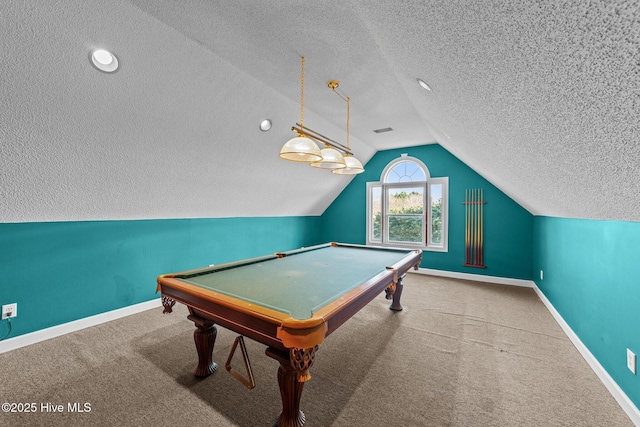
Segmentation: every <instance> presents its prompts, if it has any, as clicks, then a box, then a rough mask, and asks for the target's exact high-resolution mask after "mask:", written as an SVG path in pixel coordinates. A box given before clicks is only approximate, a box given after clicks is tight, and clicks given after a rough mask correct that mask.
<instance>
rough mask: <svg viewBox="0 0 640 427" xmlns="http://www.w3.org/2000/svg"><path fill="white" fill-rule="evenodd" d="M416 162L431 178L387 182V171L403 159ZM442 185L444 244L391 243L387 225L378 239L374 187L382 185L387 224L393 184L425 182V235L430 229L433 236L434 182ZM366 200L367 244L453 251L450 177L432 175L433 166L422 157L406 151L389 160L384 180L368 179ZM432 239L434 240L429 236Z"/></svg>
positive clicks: (422, 183) (382, 208)
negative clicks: (376, 234) (375, 226)
mask: <svg viewBox="0 0 640 427" xmlns="http://www.w3.org/2000/svg"><path fill="white" fill-rule="evenodd" d="M407 160H409V161H413V162H415V163H417V164H418V165H419V166H420V167H421V168H422V169H423V171H424V173H425V175H426V177H427V181H426V182H425V181H412V182H399V183H389V184H387V183H386V182H385V179H386V178H387V174H388V173H389V171H390V170H391V169H392V168H393V167H394V166H395V165H396V164H397V163H399V162H403V161H407ZM433 184H435V185H442V245H441V246H437V245H433V244H428V243H426V242H420V243H416V244H411V243H409V242H407V243H404V242H388V234H387V233H388V232H389V231H388V227H383V230H382V236H381V239H380V240H374V239H373V229H372V227H373V221H371V218H372V214H373V198H372V197H371V196H372V193H373V189H374V188H380V194H381V204H382V206H381V210H382V212H383V213H384V216H383V219H385V220H384V221H383V224H384V223H386V204H387V201H386V198H387V191H386V188H389V187H402V186H407V187H411V186H413V187H415V186H416V185H424V186H425V192H424V195H425V204H424V206H425V209H426V210H427V214H426V215H427V216H426V221H423V234H422V235H423V236H426V235H427V232H429V236H430V235H431V234H430V233H431V230H430V228H429V227H430V226H431V223H432V218H431V213H432V212H431V185H433ZM366 199H367V209H366V215H367V217H366V224H367V227H366V230H367V231H366V232H367V238H366V244H367V245H371V246H388V247H402V248H405V247H406V248H411V249H416V248H419V249H422V250H426V251H432V252H448V251H449V236H448V230H449V178H448V177H440V178H431V175H430V173H429V169H428V168H427V166H426V165H425V164H424V163H423V162H422V161H421V160H420V159H417V158H415V157H410V156H407V155H406V154H403V155H402V156H400V157H399V158H397V159H394V160H392V161H391V162H389V164H388V165H387V166H386V167H385V168H384V170H383V171H382V173H381V174H380V181H379V182H367V195H366ZM429 240H430V239H429Z"/></svg>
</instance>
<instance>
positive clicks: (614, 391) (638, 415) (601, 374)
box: [532, 282, 640, 426]
mask: <svg viewBox="0 0 640 427" xmlns="http://www.w3.org/2000/svg"><path fill="white" fill-rule="evenodd" d="M532 283H533V289H534V290H535V291H536V294H537V295H538V297H539V298H540V300H542V303H543V304H544V305H545V306H546V307H547V310H549V312H550V313H551V315H552V316H553V317H554V319H556V322H558V324H559V325H560V327H561V328H562V330H563V331H564V333H565V334H567V336H568V337H569V339H570V340H571V342H572V343H573V345H574V346H575V347H576V348H577V349H578V351H579V352H580V354H581V355H582V357H583V358H584V360H586V361H587V363H588V364H589V366H590V367H591V369H592V370H593V372H595V373H596V375H597V376H598V378H600V381H602V383H603V384H604V386H605V387H606V388H607V390H609V393H611V395H612V396H613V398H614V399H616V401H617V402H618V404H619V405H620V407H621V408H622V409H623V410H624V411H625V412H626V414H627V415H628V416H629V418H631V421H632V422H633V423H634V424H635V425H636V426H640V410H638V408H637V407H636V406H635V405H634V403H633V402H632V401H631V399H629V397H628V396H627V395H626V394H625V392H624V391H622V389H621V388H620V386H618V384H617V383H616V382H615V381H614V380H613V378H611V376H610V375H609V374H608V373H607V371H606V370H605V369H604V368H603V367H602V365H601V364H600V362H598V360H597V359H596V358H595V357H594V356H593V354H591V352H590V351H589V349H588V348H587V347H586V346H585V345H584V344H583V342H582V341H581V340H580V338H578V336H577V335H576V334H575V332H573V329H571V327H570V326H569V324H567V322H565V320H564V319H563V318H562V316H561V315H560V313H558V311H557V310H556V309H555V307H554V306H553V305H551V302H550V301H549V300H548V299H547V297H546V296H545V295H544V294H543V293H542V291H541V290H540V289H539V288H538V286H537V285H536V284H535V282H532Z"/></svg>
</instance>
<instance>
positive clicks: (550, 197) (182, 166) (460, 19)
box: [0, 0, 640, 222]
mask: <svg viewBox="0 0 640 427" xmlns="http://www.w3.org/2000/svg"><path fill="white" fill-rule="evenodd" d="M95 47H107V48H109V49H111V50H113V51H114V52H115V53H116V54H117V55H118V57H119V59H120V62H121V69H120V70H119V71H118V72H117V73H115V74H113V75H107V74H104V73H101V72H98V71H97V70H95V69H94V68H93V67H92V66H91V65H90V64H89V61H88V56H89V52H90V51H91V49H93V48H95ZM0 52H1V55H2V58H1V60H0V79H1V82H2V83H1V85H0V99H1V100H2V105H1V106H0V150H1V152H0V154H1V159H0V184H1V187H0V196H1V197H0V220H1V221H6V222H13V221H17V222H20V221H50V220H51V221H56V220H76V219H115V218H157V217H221V216H270V215H318V214H321V213H322V212H323V211H324V209H325V208H326V207H327V206H328V205H329V204H330V203H331V201H332V200H333V199H334V198H335V197H336V196H337V195H338V194H339V193H340V191H341V190H342V189H343V188H344V187H345V186H346V185H347V184H348V182H349V178H347V177H341V176H334V175H332V174H330V173H327V172H325V171H321V170H316V169H314V168H310V167H308V166H306V165H302V164H294V163H290V162H284V161H282V160H280V159H278V156H277V153H278V151H279V149H280V147H281V146H282V144H283V143H284V142H285V141H286V140H288V139H289V138H291V137H292V136H294V134H293V132H291V130H290V128H291V126H292V125H293V124H294V123H295V122H296V121H298V120H299V110H300V106H299V100H300V80H299V79H300V56H302V55H304V56H305V57H306V62H305V124H306V125H308V126H309V127H311V128H313V129H315V130H317V131H320V132H321V133H323V134H325V135H327V136H329V137H330V138H332V139H336V140H339V141H344V139H345V113H346V106H345V103H344V101H342V100H341V99H339V98H338V97H337V96H336V95H335V94H333V93H331V91H330V90H329V89H328V88H327V86H326V82H327V81H328V80H331V79H337V80H339V81H340V83H341V84H340V90H341V92H342V93H343V94H345V95H347V96H349V97H351V100H352V101H351V144H352V148H353V149H354V151H355V153H356V155H357V156H358V157H359V158H360V159H361V160H362V161H363V162H365V161H366V160H368V159H369V158H371V156H373V154H375V152H376V151H377V150H383V149H389V148H397V147H408V146H412V145H421V144H426V143H433V142H438V143H440V144H441V145H442V146H444V147H445V148H446V149H447V150H449V151H451V152H452V153H453V154H454V155H456V156H457V157H459V158H460V159H461V160H462V161H464V162H465V163H467V164H468V165H469V166H471V167H472V168H474V169H475V170H476V171H477V172H479V173H480V174H482V175H483V176H484V177H486V178H487V179H488V180H490V181H491V182H492V183H493V184H494V185H496V186H497V187H499V188H500V189H502V190H503V191H504V192H505V193H507V194H508V195H509V196H511V197H512V198H513V199H514V200H516V201H517V202H519V203H520V204H521V205H522V206H524V207H525V208H526V209H528V210H529V211H530V212H531V213H533V214H535V215H548V216H560V217H575V218H592V219H614V220H631V221H639V220H640V196H639V194H640V167H638V165H639V164H640V120H639V119H638V117H639V115H640V114H639V113H640V5H638V2H636V1H623V0H617V1H608V0H602V1H598V0H594V1H582V0H576V1H555V0H546V1H533V0H525V1H518V2H514V1H509V0H494V1H488V0H487V1H449V0H447V1H423V0H413V1H399V0H395V1H389V0H383V1H376V2H371V1H366V0H327V1H315V2H302V1H291V0H282V1H277V0H276V1H273V2H258V1H255V0H251V1H250V0H244V1H243V0H240V1H201V0H181V1H169V0H129V1H125V0H104V1H98V0H87V1H81V0H59V1H46V2H25V1H22V0H5V1H3V2H2V4H0ZM416 78H421V79H423V80H424V81H426V82H427V83H428V84H429V85H430V86H431V88H432V91H430V92H427V91H425V90H423V89H421V88H420V87H419V86H418V85H417V83H416ZM266 117H268V118H271V119H272V120H273V123H274V127H273V129H272V130H271V131H269V132H260V131H259V129H258V123H259V121H260V120H261V119H263V118H266ZM385 127H391V128H393V129H394V130H393V131H392V132H388V133H382V134H376V133H374V132H373V130H374V129H379V128H385Z"/></svg>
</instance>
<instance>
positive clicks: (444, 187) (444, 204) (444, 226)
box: [426, 176, 449, 252]
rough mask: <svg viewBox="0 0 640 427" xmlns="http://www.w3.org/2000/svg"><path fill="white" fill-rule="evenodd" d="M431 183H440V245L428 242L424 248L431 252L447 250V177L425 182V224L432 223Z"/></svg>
mask: <svg viewBox="0 0 640 427" xmlns="http://www.w3.org/2000/svg"><path fill="white" fill-rule="evenodd" d="M431 185H442V245H441V246H437V245H433V244H429V243H428V244H427V246H426V249H427V250H429V251H433V252H449V177H446V176H445V177H442V178H431V180H429V181H428V182H427V191H428V192H429V194H428V197H429V199H428V202H427V204H428V209H427V211H428V212H429V219H428V220H427V226H429V225H431V224H432V218H431V188H430V186H431ZM429 235H431V234H429ZM429 240H431V239H429Z"/></svg>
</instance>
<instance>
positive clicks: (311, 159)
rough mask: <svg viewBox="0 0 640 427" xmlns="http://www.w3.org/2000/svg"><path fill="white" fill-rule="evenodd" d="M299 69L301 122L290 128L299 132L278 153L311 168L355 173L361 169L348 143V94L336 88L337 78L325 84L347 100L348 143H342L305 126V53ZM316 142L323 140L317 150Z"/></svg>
mask: <svg viewBox="0 0 640 427" xmlns="http://www.w3.org/2000/svg"><path fill="white" fill-rule="evenodd" d="M301 60H302V66H301V73H300V123H296V125H297V127H296V126H293V127H292V128H291V130H292V131H294V132H296V133H297V134H298V135H297V136H295V137H294V138H292V139H290V140H289V141H287V142H286V143H285V144H284V146H283V147H282V149H281V150H280V157H281V158H282V159H284V160H290V161H294V162H307V163H309V164H310V165H311V166H313V167H314V168H319V169H329V170H331V171H332V172H333V173H335V174H338V175H355V174H358V173H362V172H364V168H363V167H362V164H361V163H360V161H359V160H358V159H356V158H355V157H353V153H352V152H351V148H350V144H349V120H350V110H349V109H350V98H349V97H346V98H345V97H344V96H342V95H341V94H340V93H338V92H337V91H336V88H337V87H338V86H339V85H340V82H338V81H337V80H331V81H329V82H328V83H327V86H328V87H329V88H330V89H331V90H333V91H334V92H335V93H337V94H338V96H340V97H341V98H342V99H343V100H345V101H346V102H347V145H346V146H344V145H342V144H340V143H338V142H336V141H334V140H332V139H330V138H327V137H326V136H324V135H322V134H320V133H318V132H316V131H314V130H312V129H309V128H308V127H305V125H304V56H303V57H301ZM318 143H320V144H323V145H324V148H323V149H322V150H320V149H319V148H318V145H317V144H318Z"/></svg>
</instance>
